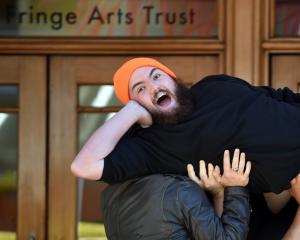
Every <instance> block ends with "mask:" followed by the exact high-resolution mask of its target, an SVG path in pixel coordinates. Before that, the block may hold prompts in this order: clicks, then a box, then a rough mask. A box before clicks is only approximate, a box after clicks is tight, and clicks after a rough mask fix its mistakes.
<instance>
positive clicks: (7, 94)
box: [0, 85, 19, 108]
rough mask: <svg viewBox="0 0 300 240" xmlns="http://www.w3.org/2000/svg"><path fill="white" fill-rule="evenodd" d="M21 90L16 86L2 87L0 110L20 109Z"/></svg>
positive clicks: (0, 91)
mask: <svg viewBox="0 0 300 240" xmlns="http://www.w3.org/2000/svg"><path fill="white" fill-rule="evenodd" d="M18 101H19V89H18V86H16V85H0V108H1V107H2V108H5V107H18V105H19V103H18Z"/></svg>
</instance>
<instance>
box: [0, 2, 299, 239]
mask: <svg viewBox="0 0 300 240" xmlns="http://www.w3.org/2000/svg"><path fill="white" fill-rule="evenodd" d="M0 53H1V54H0V239H5V240H8V239H31V240H34V239H106V237H105V231H104V226H103V218H102V211H101V193H102V191H103V190H104V189H105V187H106V184H105V183H103V182H101V181H85V180H83V179H77V178H75V177H74V176H73V175H72V174H71V172H70V164H71V162H72V160H73V159H74V157H75V155H76V153H77V152H78V151H79V150H80V148H81V147H82V145H83V144H84V142H85V141H86V140H87V138H88V137H89V136H90V134H91V133H92V132H93V131H94V130H95V129H96V128H97V127H99V126H100V125H101V124H102V123H103V122H104V121H105V120H107V119H109V118H110V117H111V116H113V114H114V113H115V112H117V111H118V110H119V109H120V108H121V107H122V104H121V103H120V102H119V101H118V100H117V98H116V97H115V95H114V90H113V86H112V76H113V74H114V72H115V71H116V69H117V68H118V67H119V66H120V65H121V64H122V63H123V62H124V61H126V60H128V59H130V58H133V57H136V56H151V57H154V58H157V59H158V60H160V61H162V62H163V63H164V64H166V65H167V66H169V67H170V68H171V69H173V70H174V72H176V73H177V75H178V76H179V77H180V78H181V79H182V80H183V82H184V84H186V85H188V86H190V85H192V84H193V83H195V82H197V81H199V80H201V78H202V77H204V76H206V75H209V74H219V73H226V74H230V75H235V76H238V77H241V78H243V79H245V80H246V81H248V82H250V83H252V84H254V85H269V86H272V87H274V88H279V87H283V86H288V87H289V88H291V89H292V90H293V91H295V92H299V88H300V80H299V79H300V67H299V66H300V1H298V0H243V1H241V0H66V1H59V0H2V1H1V2H0ZM99 144H100V143H99Z"/></svg>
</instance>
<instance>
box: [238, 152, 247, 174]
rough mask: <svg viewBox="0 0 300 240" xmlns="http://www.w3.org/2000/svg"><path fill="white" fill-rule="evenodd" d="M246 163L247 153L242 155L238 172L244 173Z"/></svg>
mask: <svg viewBox="0 0 300 240" xmlns="http://www.w3.org/2000/svg"><path fill="white" fill-rule="evenodd" d="M245 163H246V155H245V153H241V156H240V162H239V167H238V172H239V173H243V172H244V168H245Z"/></svg>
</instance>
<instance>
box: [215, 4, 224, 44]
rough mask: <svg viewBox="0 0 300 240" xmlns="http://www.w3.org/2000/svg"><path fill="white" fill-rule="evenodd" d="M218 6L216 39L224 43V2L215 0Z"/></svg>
mask: <svg viewBox="0 0 300 240" xmlns="http://www.w3.org/2000/svg"><path fill="white" fill-rule="evenodd" d="M217 4H218V39H219V40H220V41H221V42H223V41H224V29H225V3H224V0H217Z"/></svg>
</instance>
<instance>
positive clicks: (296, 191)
mask: <svg viewBox="0 0 300 240" xmlns="http://www.w3.org/2000/svg"><path fill="white" fill-rule="evenodd" d="M290 183H291V188H290V190H289V191H290V193H291V195H292V196H293V197H294V198H295V199H296V201H297V203H298V204H299V205H300V173H299V174H298V175H297V176H296V177H294V178H293V179H292V181H291V182H290Z"/></svg>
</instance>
